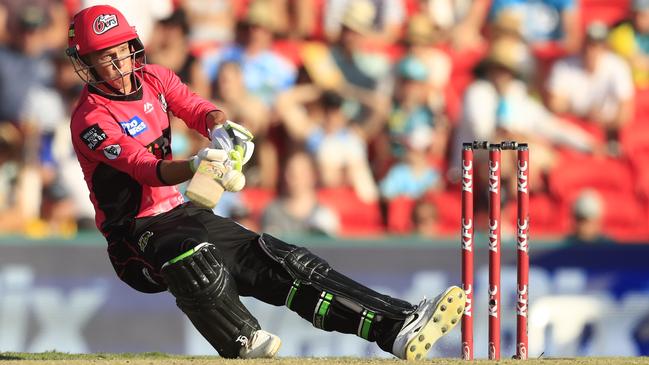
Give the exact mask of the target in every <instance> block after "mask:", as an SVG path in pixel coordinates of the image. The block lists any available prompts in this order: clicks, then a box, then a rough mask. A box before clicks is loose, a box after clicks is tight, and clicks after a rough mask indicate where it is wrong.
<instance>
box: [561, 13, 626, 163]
mask: <svg viewBox="0 0 649 365" xmlns="http://www.w3.org/2000/svg"><path fill="white" fill-rule="evenodd" d="M607 36H608V28H607V26H606V25H605V24H604V23H601V22H593V23H591V24H590V25H588V28H587V30H586V40H585V43H584V46H583V47H582V50H581V52H580V53H579V54H578V55H576V56H572V57H569V58H566V59H562V60H560V61H558V62H557V63H555V64H554V66H553V67H552V71H551V73H550V78H549V80H548V93H549V107H550V110H552V111H553V112H555V113H569V114H572V115H576V116H577V117H579V118H583V119H586V120H587V121H588V122H589V123H593V124H595V125H596V126H597V127H598V128H599V129H601V130H602V131H603V132H604V134H605V136H606V141H607V142H608V152H609V153H611V154H613V155H617V154H618V153H619V146H618V145H619V140H618V134H619V130H620V128H621V127H622V126H624V125H625V124H626V123H627V122H629V121H630V120H631V118H632V117H633V98H634V88H633V80H632V77H631V71H630V69H629V66H628V64H627V63H626V62H625V61H624V60H623V59H622V58H621V57H619V56H617V55H616V54H614V53H613V52H611V51H609V50H608V49H607V47H606V39H607Z"/></svg>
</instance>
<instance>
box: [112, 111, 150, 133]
mask: <svg viewBox="0 0 649 365" xmlns="http://www.w3.org/2000/svg"><path fill="white" fill-rule="evenodd" d="M119 125H121V126H122V129H124V131H125V132H126V133H127V134H128V135H129V136H131V137H135V136H137V135H138V134H141V133H142V132H144V131H146V130H147V128H148V127H147V126H146V123H144V121H143V120H142V119H140V117H138V116H137V115H136V116H134V117H133V118H131V120H129V121H127V122H119Z"/></svg>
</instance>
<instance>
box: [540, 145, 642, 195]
mask: <svg viewBox="0 0 649 365" xmlns="http://www.w3.org/2000/svg"><path fill="white" fill-rule="evenodd" d="M549 185H550V192H551V193H552V194H553V195H554V196H555V197H557V198H559V199H561V200H562V201H564V202H566V201H572V200H573V199H574V198H575V197H576V195H577V194H579V192H580V191H581V190H583V189H587V188H593V189H596V190H599V191H618V192H626V193H632V192H633V191H634V182H633V175H632V170H631V167H630V165H629V164H628V163H627V162H625V161H622V160H617V159H613V158H606V157H592V156H580V157H573V158H564V159H562V161H561V162H560V163H559V165H558V166H557V167H555V168H554V169H553V170H552V172H551V173H550V177H549Z"/></svg>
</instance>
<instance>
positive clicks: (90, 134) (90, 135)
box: [79, 124, 108, 151]
mask: <svg viewBox="0 0 649 365" xmlns="http://www.w3.org/2000/svg"><path fill="white" fill-rule="evenodd" d="M79 137H81V140H83V142H84V143H85V144H86V146H88V148H90V149H91V150H93V151H94V150H96V149H97V147H99V146H101V144H102V143H104V141H105V140H106V138H108V137H106V133H105V132H104V131H103V130H102V129H101V128H100V127H99V124H93V125H91V126H90V127H88V128H86V129H84V130H83V132H81V134H80V135H79Z"/></svg>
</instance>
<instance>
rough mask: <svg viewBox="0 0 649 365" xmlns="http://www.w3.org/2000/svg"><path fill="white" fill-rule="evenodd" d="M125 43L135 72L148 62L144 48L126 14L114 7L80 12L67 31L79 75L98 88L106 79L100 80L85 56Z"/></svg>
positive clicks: (72, 56) (99, 7) (106, 6)
mask: <svg viewBox="0 0 649 365" xmlns="http://www.w3.org/2000/svg"><path fill="white" fill-rule="evenodd" d="M125 42H128V43H129V45H130V46H131V55H130V56H131V57H132V59H133V70H132V71H133V72H135V71H140V70H141V69H142V68H143V67H144V65H145V64H146V59H145V57H144V46H143V44H142V42H141V41H140V39H139V38H138V35H137V32H136V31H135V27H132V26H130V25H129V24H128V21H127V20H126V18H125V17H124V15H123V14H122V13H121V12H120V11H119V10H117V9H115V8H114V7H112V6H109V5H96V6H91V7H89V8H85V9H83V10H81V11H80V12H78V13H77V14H76V15H75V16H74V17H73V18H72V22H71V23H70V28H69V30H68V49H67V50H66V54H67V55H68V56H69V57H70V60H71V61H72V64H73V65H74V67H75V71H76V72H77V75H79V77H80V78H81V79H82V80H83V81H84V82H86V83H88V84H91V85H96V84H99V83H105V82H106V80H102V79H100V78H99V76H98V75H97V73H96V72H95V71H94V67H93V66H92V65H90V64H89V63H88V61H87V59H84V56H86V55H88V54H89V53H91V52H95V51H99V50H102V49H104V48H109V47H114V46H117V45H119V44H122V43H125ZM129 74H130V73H129ZM123 76H128V75H127V74H125V75H123ZM138 89H139V87H138ZM109 94H110V93H109Z"/></svg>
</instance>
